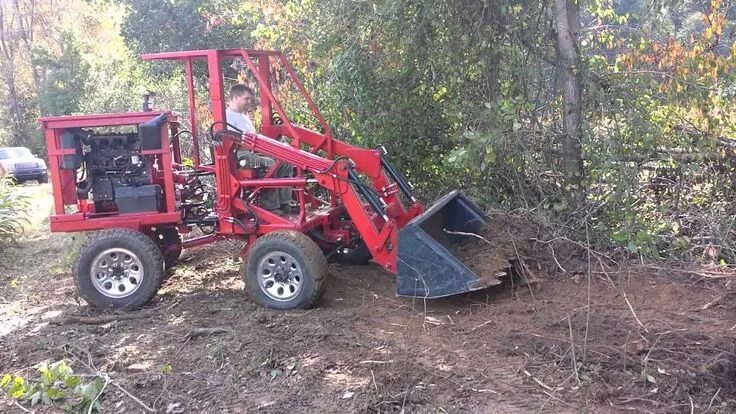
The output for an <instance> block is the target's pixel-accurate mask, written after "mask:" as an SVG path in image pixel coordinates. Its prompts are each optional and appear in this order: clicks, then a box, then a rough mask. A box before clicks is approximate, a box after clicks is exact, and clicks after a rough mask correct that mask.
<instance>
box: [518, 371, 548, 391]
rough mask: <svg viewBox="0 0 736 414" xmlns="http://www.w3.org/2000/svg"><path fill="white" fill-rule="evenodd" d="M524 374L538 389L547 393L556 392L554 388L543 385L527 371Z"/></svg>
mask: <svg viewBox="0 0 736 414" xmlns="http://www.w3.org/2000/svg"><path fill="white" fill-rule="evenodd" d="M524 374H525V375H526V376H527V377H529V378H531V380H532V381H534V382H536V383H537V384H538V385H539V386H540V387H542V388H544V389H545V390H547V391H555V390H556V389H555V388H552V387H550V386H549V385H547V384H545V383H543V382H542V381H540V380H539V379H537V378H536V377H535V376H534V375H532V374H530V373H529V371H527V370H524Z"/></svg>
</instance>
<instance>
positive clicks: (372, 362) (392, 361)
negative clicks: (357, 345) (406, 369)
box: [358, 359, 394, 365]
mask: <svg viewBox="0 0 736 414" xmlns="http://www.w3.org/2000/svg"><path fill="white" fill-rule="evenodd" d="M358 363H359V364H378V365H380V364H393V363H394V360H393V359H389V360H388V361H376V360H373V359H368V360H365V361H360V362H358Z"/></svg>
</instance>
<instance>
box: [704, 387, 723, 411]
mask: <svg viewBox="0 0 736 414" xmlns="http://www.w3.org/2000/svg"><path fill="white" fill-rule="evenodd" d="M720 392H721V388H720V387H719V388H718V391H716V393H715V394H713V398H711V399H710V404H708V408H706V409H705V411H703V414H705V413H707V412H708V411H710V409H711V407H713V402H714V401H715V400H716V397H718V393H720Z"/></svg>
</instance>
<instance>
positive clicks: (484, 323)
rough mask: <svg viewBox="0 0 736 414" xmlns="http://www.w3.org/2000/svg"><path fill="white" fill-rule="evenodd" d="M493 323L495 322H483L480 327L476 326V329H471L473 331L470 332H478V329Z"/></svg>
mask: <svg viewBox="0 0 736 414" xmlns="http://www.w3.org/2000/svg"><path fill="white" fill-rule="evenodd" d="M491 322H493V321H485V322H483V323H482V324H480V325H478V326H476V327H475V328H473V329H471V330H470V332H475V330H476V329H480V328H482V327H484V326H486V325H488V324H489V323H491Z"/></svg>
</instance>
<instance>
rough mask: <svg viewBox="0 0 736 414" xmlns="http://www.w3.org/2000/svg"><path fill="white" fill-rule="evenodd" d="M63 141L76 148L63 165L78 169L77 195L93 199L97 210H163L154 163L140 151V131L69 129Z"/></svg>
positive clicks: (66, 157)
mask: <svg viewBox="0 0 736 414" xmlns="http://www.w3.org/2000/svg"><path fill="white" fill-rule="evenodd" d="M62 143H63V146H64V147H65V148H69V147H74V148H76V154H75V155H71V156H65V158H64V160H63V162H62V168H65V167H66V168H67V169H74V170H77V171H78V174H77V177H78V181H77V198H78V199H79V200H91V201H92V202H93V203H94V207H95V208H94V211H95V213H108V212H118V213H141V212H156V211H159V210H160V205H161V197H162V195H161V187H160V186H159V185H157V184H153V180H152V177H151V176H152V172H153V166H152V165H151V162H150V160H149V157H145V156H143V155H142V154H141V142H140V138H139V135H138V133H134V132H133V133H104V134H101V133H96V132H94V131H88V130H76V131H67V132H66V133H65V134H64V135H63V136H62ZM80 170H81V171H80ZM80 173H81V174H80Z"/></svg>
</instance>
